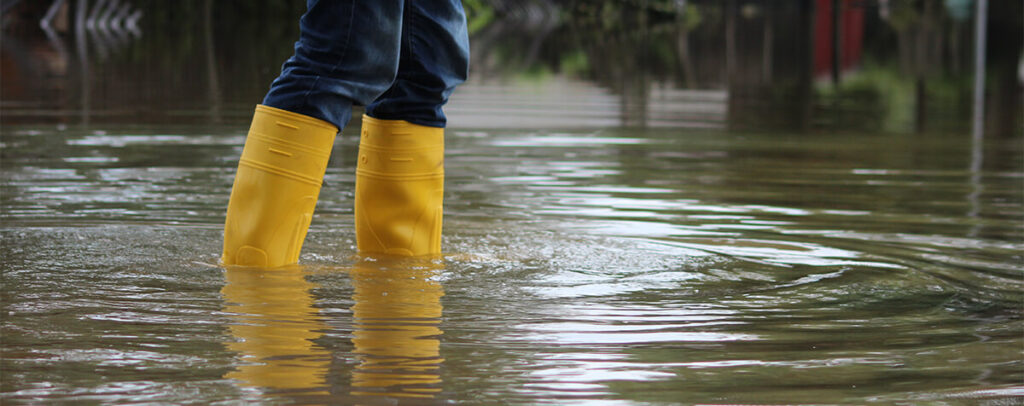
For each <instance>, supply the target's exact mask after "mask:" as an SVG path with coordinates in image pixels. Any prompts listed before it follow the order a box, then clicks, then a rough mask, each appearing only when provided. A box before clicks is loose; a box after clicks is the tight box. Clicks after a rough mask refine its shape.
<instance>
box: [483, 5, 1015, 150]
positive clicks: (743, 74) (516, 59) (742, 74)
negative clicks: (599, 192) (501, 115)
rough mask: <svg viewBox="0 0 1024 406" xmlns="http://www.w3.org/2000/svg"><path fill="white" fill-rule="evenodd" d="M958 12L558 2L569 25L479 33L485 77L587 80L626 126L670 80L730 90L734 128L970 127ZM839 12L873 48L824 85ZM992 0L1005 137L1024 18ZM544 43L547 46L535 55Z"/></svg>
mask: <svg viewBox="0 0 1024 406" xmlns="http://www.w3.org/2000/svg"><path fill="white" fill-rule="evenodd" d="M519 3H521V4H526V5H527V6H523V7H529V4H534V3H532V2H529V1H522V2H519ZM954 3H956V2H945V1H942V0H921V1H915V2H878V1H866V2H858V1H850V0H800V1H792V2H775V1H767V0H727V1H703V0H696V1H678V2H677V1H668V0H631V1H612V0H605V1H593V0H587V1H583V0H577V1H562V2H558V3H557V4H559V5H561V6H562V8H563V10H564V12H563V13H562V15H563V16H564V18H563V19H562V20H561V21H560V22H559V24H558V25H557V26H556V27H553V28H551V27H545V29H543V30H540V29H537V28H536V27H532V26H529V25H528V24H522V23H520V22H516V21H513V20H509V19H507V18H505V17H504V16H503V15H502V14H501V13H497V18H494V21H493V23H491V24H490V25H489V26H487V27H485V28H484V29H482V30H481V31H479V32H477V34H476V35H475V37H474V40H475V41H474V52H475V53H476V58H477V59H478V60H475V61H474V62H477V64H476V65H475V66H476V68H475V71H476V73H477V74H480V73H485V74H487V75H491V76H513V75H520V74H522V73H523V72H530V73H531V74H534V75H536V74H537V73H538V72H563V73H568V74H575V75H578V76H582V77H584V78H586V79H589V80H593V81H595V82H597V83H598V84H600V85H601V86H603V87H606V88H608V89H611V90H612V91H613V92H615V93H616V94H618V95H620V97H621V98H622V106H623V107H622V114H623V116H624V118H625V120H623V122H624V123H642V122H643V119H644V117H645V115H646V114H648V113H647V111H648V103H649V102H650V92H651V88H652V87H654V85H655V84H661V85H662V86H664V85H668V86H673V87H683V88H688V89H693V88H704V89H709V88H710V89H728V90H729V95H730V97H729V122H730V124H731V125H732V126H734V127H740V128H746V127H754V128H785V129H808V128H812V127H819V126H827V127H831V128H846V129H853V128H862V129H868V130H906V129H910V128H915V127H916V128H919V129H921V128H926V127H934V128H944V129H945V128H960V127H965V123H966V122H967V118H968V116H969V114H970V109H969V104H967V101H968V100H969V97H966V95H967V94H969V91H970V87H969V86H970V84H969V81H968V80H967V79H969V77H970V75H972V73H971V72H970V70H969V69H966V68H965V66H969V64H968V61H970V58H971V51H972V50H971V49H970V42H971V41H970V40H971V35H972V34H971V30H970V29H964V27H965V26H966V25H968V24H970V22H969V21H967V20H964V19H963V17H962V16H961V17H959V18H960V19H958V17H956V16H955V14H956V13H957V12H958V11H956V9H955V8H954ZM831 4H838V5H839V8H836V10H837V11H843V12H846V11H850V10H853V9H855V8H856V9H859V10H861V12H863V13H864V16H865V18H864V22H863V24H864V27H863V30H862V31H863V38H862V41H863V44H864V49H865V53H864V57H863V59H862V60H861V61H860V62H859V64H858V65H856V66H855V68H854V69H853V70H847V71H846V72H842V73H841V75H840V76H837V77H836V79H839V81H838V86H835V87H833V86H820V87H819V88H818V89H817V90H816V89H815V87H816V86H815V85H814V83H815V79H816V78H815V73H814V72H813V71H812V62H813V60H814V58H815V53H816V52H830V51H829V50H828V49H817V50H816V49H815V42H814V40H815V35H816V32H815V28H816V27H817V26H818V25H820V24H831V20H832V19H834V18H835V17H834V16H832V14H831V11H830V10H831ZM994 4H998V5H997V6H994V8H993V10H992V12H991V13H990V15H991V16H992V17H991V20H992V21H991V22H990V23H991V24H992V28H991V31H993V32H1001V33H1003V34H1004V35H997V36H992V35H990V37H991V38H1006V40H997V41H990V42H989V47H990V48H995V49H994V50H990V52H989V55H990V56H991V57H990V59H992V60H993V62H995V61H996V60H999V61H1002V63H996V64H995V65H997V66H1000V68H997V67H996V66H995V65H994V66H992V68H991V69H990V74H995V73H994V72H995V71H998V72H1000V74H998V76H999V79H998V80H999V83H1000V85H998V86H992V85H991V84H990V89H992V90H993V92H992V93H993V94H992V95H991V96H990V99H991V100H989V104H990V105H993V106H995V108H997V109H998V111H993V112H992V114H991V115H990V126H992V125H995V123H996V122H999V123H1010V124H1001V125H999V126H998V127H999V128H1002V129H1003V130H998V131H997V132H999V133H1003V134H1007V133H1011V132H1012V131H1007V130H1006V129H1009V128H1013V124H1012V123H1013V122H1016V121H1015V120H1018V119H1017V118H1016V117H1014V116H1013V115H1009V114H1007V113H1005V112H1009V111H1018V112H1019V108H1017V107H1015V106H1019V105H1020V99H1021V92H1020V87H1019V84H1017V82H1016V81H1015V80H1014V76H1013V75H1014V72H1015V71H1014V69H1016V66H1017V62H1018V61H1019V55H1020V49H1021V45H1020V42H1021V37H1022V35H1021V22H1020V19H1019V18H1016V19H1013V18H1009V17H1007V16H1017V17H1019V15H1020V14H1021V13H1020V10H1019V9H1020V8H1021V5H1020V4H1019V2H994ZM825 6H828V7H829V9H828V10H824V9H822V7H825ZM961 8H962V7H961ZM997 9H999V10H997ZM968 12H969V10H968ZM960 13H961V14H962V13H963V12H962V11H961V12H960ZM830 16H831V17H830ZM492 17H493V16H492ZM826 17H830V18H826ZM821 19H828V20H830V21H823V20H821ZM836 21H844V22H843V23H845V24H849V22H848V21H845V20H836ZM858 21H859V20H858ZM843 23H841V24H843ZM840 27H842V26H840ZM541 34H544V35H541ZM538 39H540V40H543V41H544V43H543V44H542V45H540V46H539V51H537V49H538V46H537V43H536V41H537V40H538ZM841 43H844V42H841ZM526 50H531V51H530V52H526ZM538 55H539V57H538ZM818 57H819V59H820V58H824V59H825V60H829V58H831V57H830V56H828V55H818ZM842 60H844V61H845V60H846V59H845V58H843V59H842ZM580 61H583V63H582V64H581V63H580ZM481 66H483V68H482V69H481ZM863 66H868V67H869V68H870V69H869V70H867V71H866V73H867V75H860V74H859V73H858V72H859V71H860V69H861V68H860V67H863ZM851 80H853V81H852V82H851ZM993 80H995V78H994V77H993ZM894 81H895V86H894ZM907 84H909V87H908V85H907ZM1003 106H1008V108H1007V107H1003ZM908 109H910V110H908ZM1000 117H1002V118H1000ZM926 124H927V125H926Z"/></svg>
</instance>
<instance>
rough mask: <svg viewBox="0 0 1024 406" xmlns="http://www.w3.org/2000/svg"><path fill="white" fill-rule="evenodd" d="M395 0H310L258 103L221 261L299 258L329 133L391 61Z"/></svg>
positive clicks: (382, 85)
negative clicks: (290, 51)
mask: <svg viewBox="0 0 1024 406" xmlns="http://www.w3.org/2000/svg"><path fill="white" fill-rule="evenodd" d="M402 3H403V0H374V1H355V0H323V1H318V0H309V1H308V2H307V7H308V10H307V11H306V14H305V15H303V16H302V20H301V21H300V29H301V32H300V37H299V41H298V42H296V43H295V55H294V56H292V57H291V58H289V59H288V61H287V62H285V64H284V66H283V67H282V71H281V75H280V76H279V77H278V78H277V79H276V80H275V81H274V83H273V85H272V86H271V89H270V91H269V92H268V93H267V95H266V97H265V99H264V101H263V104H264V105H261V106H257V108H256V112H255V113H254V115H253V120H252V126H251V127H250V129H249V135H248V137H247V138H246V141H245V148H244V150H243V151H242V157H241V159H240V160H239V164H238V172H237V173H236V175H235V181H234V185H233V187H232V189H231V200H230V202H229V203H228V210H227V218H226V219H225V224H224V250H223V255H222V257H221V262H222V263H223V264H224V265H246V266H262V267H276V266H281V265H287V264H292V263H295V262H297V261H298V258H299V252H300V251H301V249H302V243H303V241H304V240H305V237H306V231H307V230H308V229H309V223H310V221H311V220H312V217H313V209H314V208H315V206H316V201H317V198H318V196H319V194H320V185H321V183H322V181H323V176H324V172H325V171H326V169H327V161H328V159H329V158H330V153H331V148H332V147H333V145H334V137H335V135H336V134H337V132H338V130H339V129H340V128H342V127H344V126H345V124H346V123H347V122H348V120H349V118H350V116H351V114H352V113H351V108H352V104H354V103H359V104H365V103H368V102H370V101H372V100H373V99H374V98H376V97H377V96H379V95H380V94H381V93H382V92H384V91H385V90H386V89H387V88H388V86H390V84H391V82H392V81H393V80H394V76H395V74H396V72H397V68H398V57H399V54H398V51H399V47H400V45H399V44H400V38H401V22H402Z"/></svg>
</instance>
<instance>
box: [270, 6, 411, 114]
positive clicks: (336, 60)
mask: <svg viewBox="0 0 1024 406" xmlns="http://www.w3.org/2000/svg"><path fill="white" fill-rule="evenodd" d="M403 3H404V1H403V0H373V1H355V0H345V1H341V0H324V1H320V0H308V1H307V8H308V10H307V11H306V14H304V15H303V16H302V19H301V20H300V21H299V28H300V36H299V41H298V42H296V43H295V54H294V55H293V56H292V57H291V58H288V60H287V61H286V62H285V63H284V66H282V67H281V75H280V76H278V77H277V79H276V80H274V83H273V84H272V85H271V87H270V91H269V92H267V95H266V97H264V99H263V104H264V105H267V106H271V107H275V108H279V109H282V110H287V111H291V112H294V113H298V114H303V115H307V116H310V117H314V118H318V119H320V120H324V121H327V122H329V123H331V124H333V125H334V126H335V127H338V129H341V128H343V127H345V124H346V123H348V120H349V118H350V117H351V115H352V105H353V104H359V105H364V106H365V105H367V104H370V103H371V102H372V101H373V100H374V99H376V98H377V97H378V96H380V95H381V94H382V93H383V92H384V91H386V90H387V89H388V88H389V87H390V86H391V84H392V82H394V80H395V75H396V74H397V70H398V63H399V49H400V48H401V36H402V34H401V33H402V20H403V15H402V9H403Z"/></svg>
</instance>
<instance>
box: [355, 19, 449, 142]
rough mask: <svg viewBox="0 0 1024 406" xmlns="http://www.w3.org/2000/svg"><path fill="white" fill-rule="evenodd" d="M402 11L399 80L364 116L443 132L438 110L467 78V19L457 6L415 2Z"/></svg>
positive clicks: (368, 108)
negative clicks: (403, 13) (406, 122)
mask: <svg viewBox="0 0 1024 406" xmlns="http://www.w3.org/2000/svg"><path fill="white" fill-rule="evenodd" d="M405 6H406V7H405V16H404V21H403V24H402V42H401V45H402V46H401V59H400V61H399V64H398V75H397V77H396V79H395V82H394V84H392V85H391V87H390V88H389V89H388V90H387V91H386V92H384V94H383V95H381V96H380V97H379V98H378V99H377V100H375V101H374V102H373V103H371V104H370V105H368V106H367V107H366V114H367V115H369V116H370V117H374V118H379V119H384V120H406V121H409V122H411V123H414V124H420V125H425V126H430V127H444V126H445V123H446V119H445V116H444V113H443V112H442V111H441V106H443V105H444V104H445V103H447V102H448V97H449V96H450V95H451V93H452V91H453V90H454V89H455V86H456V85H458V84H460V83H462V82H464V81H465V80H466V76H467V75H468V73H469V33H468V31H467V29H466V14H465V12H464V11H463V9H462V2H461V1H459V0H418V1H409V2H406V5H405Z"/></svg>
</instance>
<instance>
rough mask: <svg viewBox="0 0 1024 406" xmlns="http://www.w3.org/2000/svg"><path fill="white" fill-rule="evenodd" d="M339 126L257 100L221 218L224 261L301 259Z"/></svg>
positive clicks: (245, 262) (285, 261)
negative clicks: (266, 104) (263, 103)
mask: <svg viewBox="0 0 1024 406" xmlns="http://www.w3.org/2000/svg"><path fill="white" fill-rule="evenodd" d="M337 133H338V129H337V128H336V127H334V126H333V125H331V124H329V123H327V122H325V121H321V120H318V119H315V118H312V117H308V116H304V115H301V114H296V113H292V112H289V111H284V110H280V109H275V108H273V107H268V106H257V107H256V113H255V115H253V118H252V126H251V127H250V128H249V136H248V137H247V138H246V140H245V149H244V150H243V151H242V158H241V160H240V161H239V162H238V173H237V174H235V184H234V186H233V187H232V189H231V201H230V202H229V203H228V214H227V220H226V221H225V224H224V255H223V256H222V257H221V262H222V263H223V264H224V265H246V266H263V267H276V266H281V265H286V264H293V263H295V262H298V260H299V251H300V250H301V249H302V241H303V240H305V238H306V231H308V230H309V222H310V220H312V218H313V209H314V208H315V207H316V200H317V196H318V195H319V194H320V185H321V184H322V183H323V177H324V172H325V171H326V170H327V160H328V158H330V156H331V148H332V147H333V146H334V136H335V134H337Z"/></svg>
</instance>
